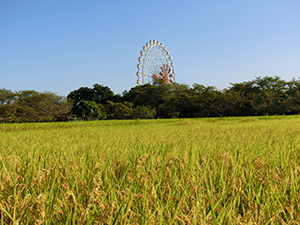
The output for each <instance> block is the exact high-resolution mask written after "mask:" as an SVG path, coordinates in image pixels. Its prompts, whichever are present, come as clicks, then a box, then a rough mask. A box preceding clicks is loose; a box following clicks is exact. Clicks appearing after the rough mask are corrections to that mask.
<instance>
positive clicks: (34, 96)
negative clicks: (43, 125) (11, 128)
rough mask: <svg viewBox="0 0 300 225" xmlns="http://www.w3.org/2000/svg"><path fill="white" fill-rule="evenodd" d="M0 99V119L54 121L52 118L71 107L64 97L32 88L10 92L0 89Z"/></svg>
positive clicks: (67, 111) (65, 112)
mask: <svg viewBox="0 0 300 225" xmlns="http://www.w3.org/2000/svg"><path fill="white" fill-rule="evenodd" d="M0 99H1V104H2V105H0V118H2V121H10V122H12V121H14V122H17V121H22V122H25V121H36V122H37V121H45V120H49V121H55V120H53V118H55V117H58V116H60V115H65V114H68V113H69V112H70V108H71V104H70V102H68V101H67V99H66V98H65V97H62V96H58V95H56V94H54V93H51V92H44V93H40V92H37V91H33V90H24V91H17V92H12V91H7V90H5V89H0ZM38 118H40V119H38ZM43 118H48V119H43ZM51 118H52V119H51Z"/></svg>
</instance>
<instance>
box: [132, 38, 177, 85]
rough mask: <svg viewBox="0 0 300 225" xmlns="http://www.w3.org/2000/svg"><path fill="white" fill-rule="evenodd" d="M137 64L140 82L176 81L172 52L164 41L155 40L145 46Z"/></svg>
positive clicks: (138, 81)
mask: <svg viewBox="0 0 300 225" xmlns="http://www.w3.org/2000/svg"><path fill="white" fill-rule="evenodd" d="M138 61H139V63H138V64H137V68H138V71H137V73H136V75H137V76H138V80H137V83H138V84H146V83H153V81H154V80H157V79H158V80H163V82H164V83H166V84H168V83H172V82H174V81H175V69H174V64H173V61H172V57H171V56H170V53H169V52H168V51H167V48H166V47H164V45H163V43H160V42H159V41H156V40H153V41H149V42H148V43H146V45H145V46H143V51H141V53H140V57H139V58H138Z"/></svg>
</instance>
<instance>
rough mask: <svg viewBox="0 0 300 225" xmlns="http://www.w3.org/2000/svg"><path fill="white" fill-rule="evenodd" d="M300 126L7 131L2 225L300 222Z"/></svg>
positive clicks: (212, 123) (99, 124) (229, 123)
mask: <svg viewBox="0 0 300 225" xmlns="http://www.w3.org/2000/svg"><path fill="white" fill-rule="evenodd" d="M299 119H300V118H299V116H293V117H291V116H281V117H280V116H276V117H275V116H274V117H271V116H267V117H255V118H253V117H243V118H238V117H234V118H213V119H210V118H208V119H168V120H163V119H161V120H139V122H138V123H137V121H136V120H126V121H124V120H119V121H117V120H111V121H92V122H72V123H46V124H38V123H32V124H1V126H0V132H1V136H0V143H1V144H0V158H1V163H0V206H1V208H0V213H1V217H0V218H1V219H0V220H1V223H2V224H263V225H264V224H297V221H300V195H299V193H300V186H299V183H300V173H299V164H300V151H299V149H300V142H299V136H300V130H299V125H300V121H299ZM16 140H17V141H16Z"/></svg>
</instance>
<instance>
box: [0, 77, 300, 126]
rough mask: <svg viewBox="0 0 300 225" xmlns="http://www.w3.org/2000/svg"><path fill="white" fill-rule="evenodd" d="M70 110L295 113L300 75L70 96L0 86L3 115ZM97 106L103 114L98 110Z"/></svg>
mask: <svg viewBox="0 0 300 225" xmlns="http://www.w3.org/2000/svg"><path fill="white" fill-rule="evenodd" d="M85 101H87V102H89V103H87V102H85ZM71 102H72V103H71ZM91 102H94V103H95V104H92V103H91ZM70 104H72V107H71V110H70ZM91 104H92V105H91ZM97 107H99V109H98V108H97ZM70 111H71V114H72V115H74V116H76V117H78V118H82V119H85V120H89V119H96V118H99V119H104V118H105V115H104V114H106V115H107V119H133V118H140V119H142V118H148V119H150V118H195V117H228V116H261V115H283V114H285V115H297V114H300V80H296V79H293V80H291V81H289V82H287V81H284V80H282V79H281V78H280V77H278V76H275V77H269V76H266V77H256V78H255V79H254V80H251V81H246V82H242V83H231V84H230V87H228V88H226V89H224V90H222V91H220V90H218V89H217V88H216V87H214V86H205V85H201V84H193V85H192V86H191V87H190V86H188V85H185V84H178V83H171V84H165V83H163V82H160V81H156V82H154V84H144V85H139V86H136V87H133V88H131V89H130V90H129V91H124V92H123V95H118V94H116V95H115V94H114V93H113V92H112V91H111V90H110V88H109V87H108V86H103V85H99V84H94V85H93V88H88V87H81V88H79V89H77V90H74V91H72V92H70V93H69V95H68V97H67V99H66V98H63V97H61V96H57V95H55V94H53V93H50V92H45V93H38V92H36V91H27V90H26V91H19V92H12V91H10V90H6V89H0V118H1V121H7V120H8V119H7V118H10V121H11V120H14V119H11V118H19V119H20V118H24V119H22V121H24V120H25V118H26V119H27V120H30V121H31V120H32V118H37V117H42V118H44V117H52V118H57V115H64V114H69V112H70ZM94 112H96V113H94ZM98 112H99V113H100V114H101V116H97V115H96V114H97V113H98ZM94 114H95V116H94ZM30 118H31V119H30ZM17 120H18V119H16V120H14V121H17ZM64 120H66V119H64ZM36 121H38V120H36ZM54 121H55V120H54Z"/></svg>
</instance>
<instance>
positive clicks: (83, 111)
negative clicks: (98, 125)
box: [73, 100, 106, 120]
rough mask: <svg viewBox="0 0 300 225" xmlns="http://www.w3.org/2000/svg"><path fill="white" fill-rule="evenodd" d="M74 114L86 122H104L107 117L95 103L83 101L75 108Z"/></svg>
mask: <svg viewBox="0 0 300 225" xmlns="http://www.w3.org/2000/svg"><path fill="white" fill-rule="evenodd" d="M73 110H74V113H75V114H76V115H78V116H80V117H81V118H82V119H84V120H103V119H106V115H105V113H104V112H102V111H101V109H100V108H99V106H98V105H97V104H96V103H95V102H93V101H87V100H83V101H82V102H80V103H79V104H78V105H77V106H75V107H74V108H73Z"/></svg>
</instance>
